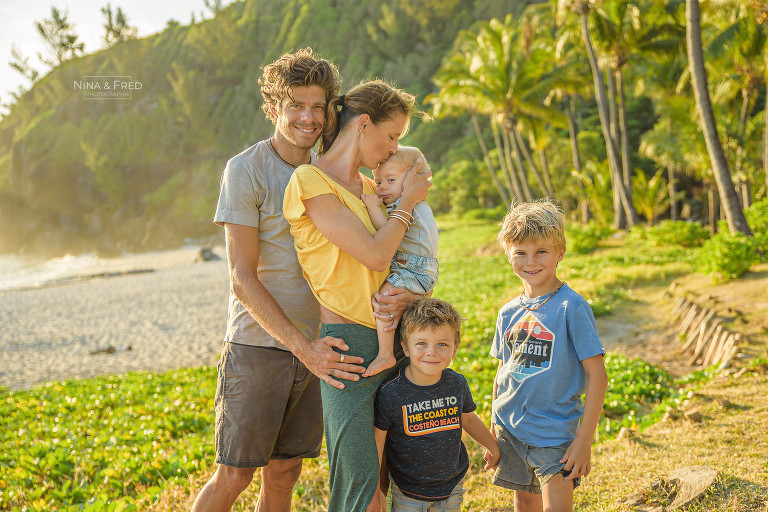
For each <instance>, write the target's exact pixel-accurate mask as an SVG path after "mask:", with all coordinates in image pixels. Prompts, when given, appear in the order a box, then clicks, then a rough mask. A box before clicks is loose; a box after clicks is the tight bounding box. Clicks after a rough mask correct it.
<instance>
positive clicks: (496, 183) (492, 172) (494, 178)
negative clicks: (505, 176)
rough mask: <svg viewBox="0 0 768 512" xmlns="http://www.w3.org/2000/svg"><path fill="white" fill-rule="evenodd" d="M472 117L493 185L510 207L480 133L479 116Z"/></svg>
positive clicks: (473, 115)
mask: <svg viewBox="0 0 768 512" xmlns="http://www.w3.org/2000/svg"><path fill="white" fill-rule="evenodd" d="M471 117H472V127H473V128H474V129H475V135H477V141H478V142H479V143H480V149H481V150H482V151H483V161H485V165H486V166H487V167H488V173H489V174H490V175H491V181H493V185H494V186H495V187H496V191H497V192H498V193H499V197H500V198H501V200H502V201H504V204H505V205H507V206H509V196H508V195H507V192H506V191H505V190H504V187H503V186H502V185H501V182H500V181H499V177H498V176H497V175H496V170H495V169H494V168H493V162H492V161H491V155H490V153H489V152H488V146H486V145H485V139H483V133H482V132H481V131H480V123H479V122H478V121H477V114H476V113H475V112H472V113H471Z"/></svg>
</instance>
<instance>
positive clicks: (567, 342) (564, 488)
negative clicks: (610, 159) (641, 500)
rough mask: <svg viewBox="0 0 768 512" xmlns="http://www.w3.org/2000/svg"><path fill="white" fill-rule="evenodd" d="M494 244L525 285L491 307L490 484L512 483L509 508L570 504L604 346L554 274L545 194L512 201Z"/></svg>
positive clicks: (586, 444)
mask: <svg viewBox="0 0 768 512" xmlns="http://www.w3.org/2000/svg"><path fill="white" fill-rule="evenodd" d="M498 241H499V243H500V244H501V245H502V247H504V251H505V253H506V255H507V258H508V259H509V262H510V263H511V264H512V270H514V272H515V274H516V275H517V276H518V277H519V278H520V280H521V281H522V282H523V289H524V291H523V292H522V293H521V294H520V295H519V296H518V297H516V298H514V299H513V300H511V301H510V302H508V303H507V304H506V305H504V306H503V307H502V308H501V311H499V315H498V319H497V321H496V334H495V337H494V339H493V346H492V348H491V355H492V356H494V357H496V358H498V359H499V367H498V370H497V372H496V378H495V380H494V385H493V420H492V423H493V425H492V426H493V427H494V429H495V434H496V437H497V438H498V440H499V448H500V450H501V454H502V457H501V462H500V464H499V466H498V469H497V470H496V472H495V474H494V476H493V483H494V484H496V485H498V486H501V487H504V488H507V489H513V490H514V493H515V494H514V497H515V500H514V501H515V511H516V512H529V511H541V510H556V511H558V512H561V511H568V510H572V509H573V489H574V488H575V487H576V486H578V485H579V482H580V477H581V476H585V475H588V474H589V472H590V469H591V450H592V440H593V438H594V436H595V429H596V428H597V422H598V420H599V419H600V412H601V411H602V407H603V401H604V400H605V392H606V388H607V377H606V372H605V364H604V362H603V356H604V354H605V349H604V348H603V346H602V344H601V343H600V339H599V338H598V335H597V327H596V325H595V318H594V316H593V314H592V309H591V308H590V306H589V304H588V303H587V301H585V300H584V299H583V298H582V297H581V296H580V295H579V294H578V293H576V292H575V291H573V290H572V289H571V288H570V287H569V286H568V285H567V284H565V283H564V282H562V281H560V280H559V279H558V277H557V275H556V270H557V265H558V263H559V262H560V261H562V259H563V256H564V255H565V219H564V217H563V214H562V212H561V211H560V210H559V208H558V207H557V206H556V205H555V204H554V203H552V202H549V201H540V202H535V203H523V204H520V205H518V206H516V207H514V208H512V209H511V210H510V211H509V213H508V214H507V216H506V217H505V218H504V222H503V223H502V228H501V232H500V233H499V235H498ZM582 395H584V402H583V403H582V399H581V397H582Z"/></svg>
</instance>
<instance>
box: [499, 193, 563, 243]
mask: <svg viewBox="0 0 768 512" xmlns="http://www.w3.org/2000/svg"><path fill="white" fill-rule="evenodd" d="M496 240H497V241H498V242H499V243H500V244H501V246H502V247H503V248H504V252H505V253H506V254H507V256H509V251H510V249H511V247H512V245H514V244H515V243H524V242H529V241H540V242H551V243H552V244H554V245H555V248H556V249H558V250H559V249H562V248H563V247H565V215H563V212H562V210H561V209H560V207H559V206H558V205H556V204H555V203H554V202H553V201H551V200H550V199H541V200H539V201H535V202H532V203H520V204H518V205H514V204H513V205H511V206H510V209H509V211H508V212H507V215H506V217H504V220H503V221H502V222H501V231H499V235H498V236H497V237H496Z"/></svg>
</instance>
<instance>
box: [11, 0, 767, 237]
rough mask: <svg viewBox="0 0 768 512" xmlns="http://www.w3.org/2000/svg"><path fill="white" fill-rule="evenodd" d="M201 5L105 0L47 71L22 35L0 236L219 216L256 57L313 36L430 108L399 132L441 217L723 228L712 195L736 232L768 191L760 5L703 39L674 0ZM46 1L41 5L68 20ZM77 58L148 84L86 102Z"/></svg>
mask: <svg viewBox="0 0 768 512" xmlns="http://www.w3.org/2000/svg"><path fill="white" fill-rule="evenodd" d="M206 5H207V6H208V8H209V10H210V12H211V14H212V15H213V18H212V19H207V20H203V21H202V22H192V23H190V24H189V25H181V24H179V23H178V22H174V21H170V22H169V23H168V26H167V27H166V29H165V30H164V31H162V32H161V33H159V34H156V35H154V36H152V37H149V38H145V39H135V38H133V37H132V35H133V33H132V31H131V28H130V25H129V24H128V21H127V20H126V18H125V16H124V13H122V11H121V10H120V9H119V8H116V9H113V8H112V7H111V6H107V8H105V9H104V10H103V14H104V16H105V20H106V22H105V31H106V35H105V44H109V45H111V46H110V47H109V48H108V49H106V50H104V51H101V52H98V53H94V54H89V55H85V56H76V55H78V54H77V51H74V52H73V51H69V52H68V53H64V54H62V55H63V56H65V57H62V58H65V60H66V62H63V63H61V64H58V65H56V67H55V68H54V69H53V70H52V71H51V72H50V73H48V74H47V75H46V76H45V77H43V78H39V77H37V76H35V70H33V69H31V67H30V65H29V62H28V61H25V57H24V56H23V55H21V53H19V52H17V53H16V55H15V57H14V61H13V65H14V69H16V70H17V71H18V72H20V73H23V74H25V76H27V78H28V79H29V81H30V82H31V83H33V86H32V88H31V89H30V90H29V91H28V92H27V93H26V94H24V95H23V96H21V97H19V98H17V99H16V101H13V102H12V103H11V104H10V105H9V106H8V112H7V113H6V115H5V116H4V117H3V119H2V121H0V148H2V150H0V215H2V217H3V219H7V222H6V229H5V230H4V233H3V236H2V237H0V251H8V250H24V251H40V250H44V249H46V248H47V249H48V250H53V251H63V250H65V249H69V250H73V249H74V250H78V249H79V250H86V249H88V250H93V249H96V250H107V249H111V250H115V249H117V250H121V249H134V250H135V249H148V248H157V247H163V246H169V245H176V244H179V243H181V241H182V240H183V239H184V238H186V237H201V236H208V235H211V234H213V233H215V232H216V231H215V228H214V227H213V226H212V225H211V223H210V217H211V213H212V211H213V209H214V206H215V201H216V196H217V193H218V180H219V173H220V170H221V169H222V168H223V165H224V163H225V161H226V160H227V159H228V158H230V157H231V156H232V155H233V154H236V153H237V152H238V151H240V150H242V149H244V148H245V147H248V146H249V145H250V144H252V143H254V142H256V141H257V140H260V139H262V138H264V137H266V136H267V135H268V134H269V133H270V131H271V130H272V126H271V124H269V123H268V122H267V121H266V120H265V119H264V117H263V114H262V113H261V111H260V102H261V100H260V97H259V93H258V84H257V79H258V77H259V75H260V66H261V65H262V64H263V63H265V62H268V61H270V60H272V59H274V58H275V57H277V56H279V55H280V54H281V53H282V52H284V51H288V50H290V49H292V48H298V47H301V46H306V45H311V46H313V47H315V48H316V49H317V50H318V52H319V53H320V54H322V55H323V56H326V57H329V58H332V59H333V60H334V61H335V62H336V63H337V64H338V65H339V67H340V70H341V72H342V75H343V76H344V77H345V80H346V81H345V85H344V89H347V88H349V87H351V86H352V85H353V84H354V83H356V82H357V81H358V80H361V79H365V78H369V77H374V76H378V77H383V78H385V79H388V80H390V81H392V82H395V83H396V84H397V85H398V86H401V87H405V88H406V89H408V90H409V91H411V92H413V93H415V94H416V95H417V97H418V98H419V101H420V103H421V105H423V108H424V109H425V110H429V111H431V113H432V114H434V116H433V117H434V120H433V121H432V122H422V121H419V120H417V121H416V122H415V123H414V127H413V129H412V130H411V133H410V134H409V135H408V139H407V140H406V142H407V143H408V144H413V145H417V146H419V147H421V148H422V149H423V150H424V153H425V154H426V155H427V158H428V159H429V160H430V163H431V164H432V169H433V170H434V172H435V186H434V187H433V189H432V192H431V195H430V202H431V204H432V206H433V208H434V209H435V210H436V211H437V212H440V213H446V212H451V213H454V214H458V215H462V214H464V213H466V212H468V211H473V210H476V209H489V208H490V209H493V208H497V207H498V208H501V209H502V210H503V209H504V208H505V207H506V205H508V204H509V203H510V202H513V201H529V200H534V199H538V198H541V197H554V198H555V199H556V200H558V201H559V202H560V203H561V204H562V205H563V207H564V208H565V210H566V211H567V212H568V213H569V215H571V216H572V218H575V219H580V220H581V221H583V222H586V221H588V220H589V219H593V220H594V221H596V222H597V223H599V224H600V225H603V226H611V227H613V228H631V227H632V226H633V225H635V224H637V223H638V222H641V221H643V219H644V220H645V222H646V223H648V224H649V225H652V224H654V223H656V222H657V221H658V220H663V219H665V218H669V219H671V220H673V221H675V220H679V219H686V220H694V221H698V222H703V223H706V224H708V225H709V228H710V230H711V231H713V232H714V231H716V230H717V225H718V224H717V221H718V217H719V212H720V210H721V208H722V210H723V211H724V213H725V218H726V219H728V226H729V231H741V232H744V233H748V230H749V225H748V223H747V222H746V221H744V223H743V224H742V223H740V222H738V219H739V218H740V217H741V216H742V214H741V210H742V209H743V208H744V207H747V206H748V205H749V204H751V203H752V202H753V200H755V199H760V198H762V197H765V194H766V184H767V183H768V181H767V179H768V178H767V177H766V171H765V169H766V167H768V158H766V157H765V156H764V155H766V154H768V149H766V148H767V147H768V146H767V145H766V144H765V140H766V137H768V132H767V131H766V128H765V127H766V122H765V120H766V119H767V118H768V117H767V116H768V109H766V108H765V103H766V101H765V100H766V85H767V84H766V72H767V71H768V66H766V60H765V58H764V55H765V52H766V42H767V41H768V35H767V34H766V28H767V25H766V17H765V15H764V9H763V7H761V6H762V5H763V4H762V3H760V2H754V3H749V4H744V3H741V2H728V1H723V2H713V3H707V4H703V11H702V12H701V13H700V14H701V16H700V17H699V18H698V19H699V25H700V30H699V33H700V36H701V42H700V43H699V45H698V47H697V48H698V50H697V48H693V47H692V45H693V46H696V45H695V44H694V43H695V41H694V42H692V40H687V39H686V31H687V30H688V29H692V26H691V23H689V17H690V16H688V17H687V13H686V3H685V2H684V1H683V0H666V1H662V0H632V1H629V2H623V1H619V0H547V1H541V2H535V3H531V4H530V5H527V3H526V2H522V1H521V2H518V3H512V4H510V3H508V2H502V1H500V0H499V1H497V0H474V1H473V0H451V1H448V2H434V1H431V0H419V1H416V2H413V1H406V0H397V1H396V2H383V1H373V2H365V3H364V4H361V3H359V2H353V1H351V0H349V1H345V2H341V5H340V4H339V2H334V1H331V0H319V1H318V0H314V1H310V0H291V1H290V2H282V1H278V0H247V1H242V2H237V3H234V4H231V5H228V6H226V7H224V6H223V5H222V2H214V1H211V2H209V3H207V4H206ZM55 14H56V16H54V15H53V14H52V17H51V18H50V19H47V20H43V22H46V23H47V22H50V23H53V22H56V20H57V19H58V20H59V21H60V22H61V23H59V25H61V26H62V27H64V28H62V29H61V30H60V32H61V33H69V35H70V36H72V37H75V36H76V35H77V34H72V33H70V32H71V30H70V28H67V27H68V25H67V20H66V13H64V14H62V13H61V12H59V11H56V13H55ZM57 16H58V17H57ZM67 30H70V32H67ZM688 32H691V31H690V30H688ZM691 33H692V32H691ZM72 43H73V44H75V45H76V43H77V39H73V40H72ZM691 52H692V53H691ZM689 53H690V55H698V53H701V56H702V59H703V62H704V67H703V68H702V69H703V71H704V72H705V74H706V79H707V80H706V81H702V79H701V78H702V77H701V76H700V75H701V72H702V70H701V69H700V70H698V71H696V73H692V72H691V67H690V66H689V63H690V62H689ZM87 75H102V76H126V75H130V76H131V77H132V78H131V80H133V81H135V82H138V83H140V89H136V90H133V91H132V92H131V93H130V96H131V97H130V99H129V100H128V101H116V100H113V101H95V100H89V99H84V97H83V95H82V91H79V90H76V89H77V88H78V85H77V84H80V85H82V84H81V82H82V81H83V77H84V76H87ZM73 84H76V85H75V87H74V88H73ZM704 96H706V97H708V98H709V100H710V104H711V106H712V109H711V110H712V115H711V116H709V115H707V116H704V117H702V115H701V114H700V112H704V111H703V110H701V109H700V108H698V107H697V105H698V104H699V103H701V102H697V101H695V98H702V101H705V98H704ZM702 127H705V128H706V129H703V128H702ZM715 142H719V146H720V148H721V150H720V152H721V153H722V158H720V157H717V154H718V152H717V150H716V147H717V146H718V144H715ZM723 162H725V164H723ZM715 163H717V165H715ZM726 164H727V165H726ZM473 215H475V214H473ZM734 222H736V223H734Z"/></svg>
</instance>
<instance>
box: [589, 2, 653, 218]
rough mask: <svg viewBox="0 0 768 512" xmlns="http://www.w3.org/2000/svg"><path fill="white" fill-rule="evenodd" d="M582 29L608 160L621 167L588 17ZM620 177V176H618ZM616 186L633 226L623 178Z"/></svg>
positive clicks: (631, 205) (633, 212) (631, 207)
mask: <svg viewBox="0 0 768 512" xmlns="http://www.w3.org/2000/svg"><path fill="white" fill-rule="evenodd" d="M581 31H582V34H583V36H584V44H585V45H586V48H587V56H588V57H589V65H590V67H591V68H592V78H593V80H594V82H595V97H596V99H597V106H598V113H599V114H600V125H601V126H602V130H603V138H605V146H606V150H607V152H608V161H609V162H613V164H612V165H613V167H614V168H615V169H620V168H621V164H620V162H619V157H618V149H617V148H616V144H615V142H614V140H613V138H612V137H611V132H610V129H609V127H610V125H609V119H608V101H607V100H606V97H605V96H606V95H605V83H604V82H603V79H602V75H601V73H600V68H599V67H598V65H597V59H596V58H595V51H594V49H593V48H592V40H591V38H590V37H589V27H588V26H587V17H586V16H582V17H581ZM617 178H618V176H617ZM614 187H618V188H619V195H620V196H621V203H622V205H623V206H624V211H625V212H626V214H627V227H630V228H631V227H632V226H634V225H635V224H637V223H638V222H639V221H640V218H639V216H638V215H637V211H636V210H635V206H634V205H633V204H632V202H631V201H630V200H629V198H628V197H627V193H626V189H625V188H624V185H623V183H622V182H621V179H619V180H618V181H617V182H615V183H614Z"/></svg>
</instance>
